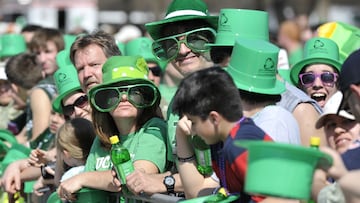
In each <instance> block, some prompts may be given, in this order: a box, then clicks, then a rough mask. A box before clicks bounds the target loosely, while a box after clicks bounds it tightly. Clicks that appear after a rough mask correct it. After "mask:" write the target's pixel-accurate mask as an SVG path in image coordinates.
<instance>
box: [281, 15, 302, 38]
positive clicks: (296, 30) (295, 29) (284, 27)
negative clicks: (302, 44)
mask: <svg viewBox="0 0 360 203" xmlns="http://www.w3.org/2000/svg"><path fill="white" fill-rule="evenodd" d="M279 32H281V33H283V34H285V35H286V36H287V37H288V38H289V39H291V40H293V41H300V37H301V31H300V27H299V25H298V24H297V23H296V22H295V21H293V20H286V21H284V22H282V23H281V25H280V29H279Z"/></svg>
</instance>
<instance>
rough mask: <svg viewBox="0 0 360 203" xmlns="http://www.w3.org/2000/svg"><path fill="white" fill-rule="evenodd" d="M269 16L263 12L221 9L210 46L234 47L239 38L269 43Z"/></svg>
mask: <svg viewBox="0 0 360 203" xmlns="http://www.w3.org/2000/svg"><path fill="white" fill-rule="evenodd" d="M268 27H269V15H268V13H267V12H265V11H259V10H248V9H231V8H226V9H221V10H220V14H219V23H218V29H217V34H216V41H215V43H214V44H210V46H234V44H235V40H236V39H237V38H239V37H241V38H249V39H262V40H266V41H269V29H268Z"/></svg>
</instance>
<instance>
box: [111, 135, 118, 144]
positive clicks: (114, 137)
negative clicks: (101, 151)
mask: <svg viewBox="0 0 360 203" xmlns="http://www.w3.org/2000/svg"><path fill="white" fill-rule="evenodd" d="M118 142H119V137H118V136H117V135H114V136H111V137H110V143H111V144H116V143H118Z"/></svg>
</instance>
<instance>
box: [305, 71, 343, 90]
mask: <svg viewBox="0 0 360 203" xmlns="http://www.w3.org/2000/svg"><path fill="white" fill-rule="evenodd" d="M299 78H300V82H301V84H302V85H303V86H304V87H311V86H312V85H313V84H314V82H315V80H316V78H320V79H321V81H322V83H323V84H324V85H326V86H329V87H333V86H334V83H335V82H336V80H337V78H338V74H336V73H331V72H324V73H320V74H316V73H302V74H300V75H299Z"/></svg>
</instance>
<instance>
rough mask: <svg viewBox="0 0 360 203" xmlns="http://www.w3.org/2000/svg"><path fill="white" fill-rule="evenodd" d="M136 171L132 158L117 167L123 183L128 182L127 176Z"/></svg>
mask: <svg viewBox="0 0 360 203" xmlns="http://www.w3.org/2000/svg"><path fill="white" fill-rule="evenodd" d="M133 171H134V165H133V163H132V161H131V160H129V161H127V162H124V163H121V164H119V165H118V166H117V167H116V172H117V174H118V176H119V179H120V182H121V184H123V185H125V184H126V176H128V175H129V174H130V173H132V172H133Z"/></svg>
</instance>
